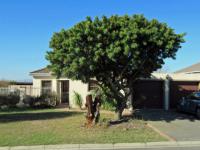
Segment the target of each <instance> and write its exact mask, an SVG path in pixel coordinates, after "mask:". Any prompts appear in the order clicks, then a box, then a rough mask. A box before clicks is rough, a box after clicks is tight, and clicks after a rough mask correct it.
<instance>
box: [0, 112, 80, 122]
mask: <svg viewBox="0 0 200 150" xmlns="http://www.w3.org/2000/svg"><path fill="white" fill-rule="evenodd" d="M79 114H82V113H81V112H75V111H70V112H69V111H66V112H64V111H60V112H38V113H37V112H20V113H11V114H9V113H7V114H0V123H8V122H19V121H33V120H49V119H60V118H66V117H70V116H76V115H79Z"/></svg>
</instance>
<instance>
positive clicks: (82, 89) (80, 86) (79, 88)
mask: <svg viewBox="0 0 200 150" xmlns="http://www.w3.org/2000/svg"><path fill="white" fill-rule="evenodd" d="M74 91H75V92H78V93H79V94H81V96H82V98H83V105H84V104H85V99H86V95H87V93H88V84H84V83H82V82H81V81H72V80H70V82H69V99H70V102H71V103H70V106H71V107H75V104H74V100H73V95H74Z"/></svg>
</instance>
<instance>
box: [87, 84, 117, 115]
mask: <svg viewBox="0 0 200 150" xmlns="http://www.w3.org/2000/svg"><path fill="white" fill-rule="evenodd" d="M104 90H106V89H104ZM90 92H91V94H92V97H93V99H94V98H95V97H96V95H99V96H100V98H101V108H102V109H104V110H110V111H114V110H115V109H116V105H117V103H116V101H115V100H111V98H110V97H108V96H107V95H106V94H105V93H104V91H103V90H102V89H101V88H100V87H98V88H97V89H95V90H91V91H90Z"/></svg>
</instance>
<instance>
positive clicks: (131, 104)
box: [129, 82, 134, 113]
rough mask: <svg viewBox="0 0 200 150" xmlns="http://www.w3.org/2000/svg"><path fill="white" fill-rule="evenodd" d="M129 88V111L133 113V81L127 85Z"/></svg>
mask: <svg viewBox="0 0 200 150" xmlns="http://www.w3.org/2000/svg"><path fill="white" fill-rule="evenodd" d="M129 90H130V108H129V110H130V112H131V113H133V97H134V95H133V94H134V93H133V83H132V82H130V85H129Z"/></svg>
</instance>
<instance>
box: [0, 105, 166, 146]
mask: <svg viewBox="0 0 200 150" xmlns="http://www.w3.org/2000/svg"><path fill="white" fill-rule="evenodd" d="M101 118H105V119H108V118H113V114H112V113H110V112H102V115H101ZM84 122H85V117H84V113H83V112H78V111H69V110H66V109H44V110H20V111H19V110H8V111H0V146H17V145H43V144H44V145H48V144H68V143H70V144H71V143H80V144H83V143H128V142H153V141H164V140H166V139H164V138H163V137H161V136H160V135H158V134H157V133H155V132H154V131H152V129H150V128H148V127H147V126H146V125H145V122H144V121H142V120H134V121H132V122H131V123H129V124H124V125H117V126H114V127H106V126H104V125H103V126H96V127H94V128H85V127H83V124H84ZM130 124H132V126H133V127H132V128H130V129H128V128H127V125H130Z"/></svg>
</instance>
